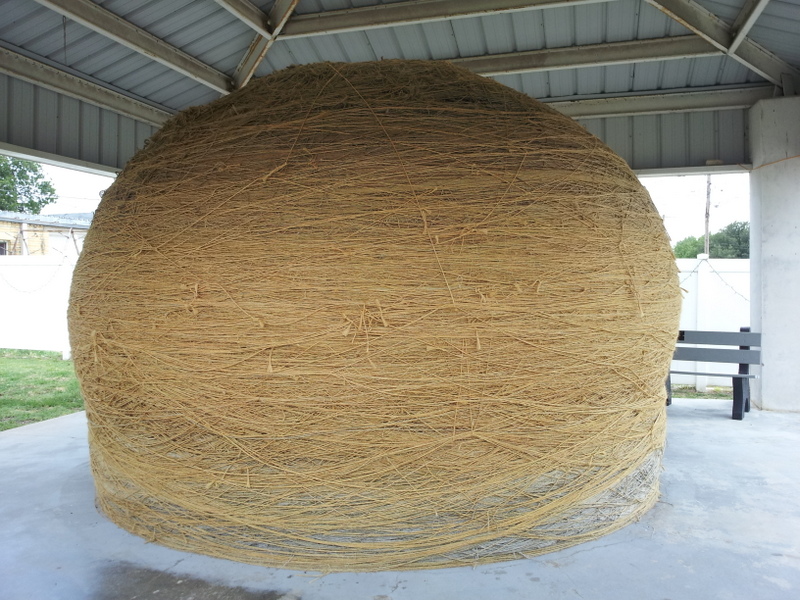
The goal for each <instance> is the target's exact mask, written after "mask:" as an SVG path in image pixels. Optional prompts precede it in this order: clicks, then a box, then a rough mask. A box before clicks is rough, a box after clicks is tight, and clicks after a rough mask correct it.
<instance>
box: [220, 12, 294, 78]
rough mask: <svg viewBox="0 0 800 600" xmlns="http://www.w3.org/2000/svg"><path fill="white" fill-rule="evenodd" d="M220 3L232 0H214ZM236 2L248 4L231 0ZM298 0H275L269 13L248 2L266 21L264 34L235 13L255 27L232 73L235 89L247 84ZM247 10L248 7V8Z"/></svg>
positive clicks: (261, 18)
mask: <svg viewBox="0 0 800 600" xmlns="http://www.w3.org/2000/svg"><path fill="white" fill-rule="evenodd" d="M216 1H217V2H218V3H220V4H223V5H225V4H227V3H228V2H231V1H232V0H216ZM233 1H235V2H236V3H237V4H242V5H243V4H250V3H249V2H247V0H233ZM299 1H300V0H277V1H276V2H275V4H273V5H272V9H271V10H270V11H269V14H266V13H263V12H261V10H260V9H259V8H257V7H256V6H254V5H252V4H250V7H252V8H253V9H255V10H257V11H258V12H259V13H260V17H259V19H260V20H262V21H263V22H265V23H266V35H264V33H263V32H262V31H261V30H259V29H256V28H255V27H253V24H252V23H251V22H250V21H248V20H246V19H243V18H242V17H239V15H238V14H237V13H234V14H236V16H237V17H239V18H240V19H242V21H244V22H245V23H247V24H248V25H250V27H251V28H253V29H255V31H256V32H257V35H256V37H255V38H254V39H253V41H252V42H251V43H250V47H249V48H248V49H247V52H246V53H245V55H244V56H243V57H242V60H241V61H240V62H239V66H237V67H236V72H235V73H234V75H233V81H234V86H235V87H236V89H239V88H242V87H244V86H245V85H247V82H248V81H250V79H252V77H253V75H254V74H255V72H256V69H257V68H258V65H260V64H261V61H263V60H264V57H265V56H266V55H267V52H269V49H270V48H271V47H272V44H274V43H275V40H276V38H277V36H278V34H280V33H281V31H282V30H283V28H284V26H285V25H286V22H287V21H288V20H289V17H291V16H292V13H293V12H294V8H295V6H297V3H298V2H299ZM248 10H249V9H248Z"/></svg>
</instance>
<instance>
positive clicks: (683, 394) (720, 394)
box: [672, 385, 733, 400]
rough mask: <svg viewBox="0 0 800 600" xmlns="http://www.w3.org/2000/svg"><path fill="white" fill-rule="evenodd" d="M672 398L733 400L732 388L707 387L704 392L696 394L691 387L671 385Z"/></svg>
mask: <svg viewBox="0 0 800 600" xmlns="http://www.w3.org/2000/svg"><path fill="white" fill-rule="evenodd" d="M672 397H673V398H712V399H724V400H733V388H731V387H711V386H708V387H707V388H706V391H705V392H698V391H697V390H696V389H694V387H693V386H691V385H673V386H672Z"/></svg>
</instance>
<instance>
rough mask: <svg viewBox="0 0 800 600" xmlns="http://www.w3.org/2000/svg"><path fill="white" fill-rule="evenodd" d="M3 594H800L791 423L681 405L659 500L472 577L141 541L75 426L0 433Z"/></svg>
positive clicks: (394, 599)
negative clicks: (565, 543) (258, 562)
mask: <svg viewBox="0 0 800 600" xmlns="http://www.w3.org/2000/svg"><path fill="white" fill-rule="evenodd" d="M0 482H2V483H0V486H2V487H0V600H44V599H47V600H58V599H63V600H75V599H79V600H84V599H86V600H112V599H113V600H132V599H134V598H139V599H142V598H149V599H152V598H161V599H169V600H212V599H213V600H257V599H259V600H298V599H302V600H333V599H337V600H361V599H363V600H426V599H429V598H430V599H436V600H449V599H453V600H477V599H481V600H517V599H520V600H521V599H526V600H528V599H534V598H536V599H538V598H542V599H558V598H577V599H582V600H591V599H596V600H628V599H631V600H633V599H635V600H650V599H652V600H670V599H671V600H693V599H697V600H700V599H702V600H711V599H724V600H734V599H738V598H741V599H747V600H773V599H774V600H779V599H784V598H785V599H787V600H788V599H791V600H797V599H798V598H800V414H779V413H770V412H759V411H755V410H754V411H753V412H752V413H750V414H749V415H748V416H747V417H746V419H745V420H744V421H732V420H731V419H730V402H729V401H719V400H681V399H677V400H675V403H674V404H673V406H671V407H670V408H669V441H668V448H667V453H666V457H665V462H664V472H663V474H662V498H661V501H660V502H659V504H658V505H657V506H656V507H655V508H654V509H653V510H651V511H650V512H649V513H648V514H647V515H645V517H644V518H643V519H642V520H641V521H639V522H638V523H635V524H633V525H630V526H628V527H626V528H624V529H622V530H621V531H618V532H616V533H613V534H611V535H608V536H606V537H604V538H601V539H600V540H597V541H595V542H592V543H588V544H583V545H580V546H575V547H573V548H570V549H567V550H564V551H561V552H556V553H553V554H547V555H544V556H541V557H539V558H535V559H528V560H518V561H513V562H505V563H498V564H494V565H488V566H481V567H476V568H474V569H471V568H456V569H441V570H434V571H408V572H386V573H343V574H332V575H325V576H320V575H318V574H314V573H305V572H299V571H288V570H281V569H270V568H264V567H256V566H252V565H244V564H238V563H233V562H229V561H225V560H219V559H213V558H208V557H205V556H199V555H195V554H188V553H184V552H178V551H175V550H170V549H168V548H162V547H160V546H157V545H154V544H148V543H145V542H144V541H143V540H141V539H139V538H137V537H134V536H132V535H130V534H128V533H127V532H125V531H123V530H122V529H119V528H118V527H116V526H115V525H113V524H111V523H110V522H109V521H107V520H106V519H105V518H103V517H101V516H100V515H99V514H98V513H97V512H96V510H95V508H94V504H93V495H94V490H93V485H92V480H91V476H90V474H89V467H88V450H87V444H86V431H85V417H84V415H83V413H78V414H75V415H69V416H66V417H61V418H58V419H53V420H51V421H46V422H44V423H37V424H34V425H28V426H26V427H21V428H19V429H14V430H10V431H6V432H3V433H1V434H0Z"/></svg>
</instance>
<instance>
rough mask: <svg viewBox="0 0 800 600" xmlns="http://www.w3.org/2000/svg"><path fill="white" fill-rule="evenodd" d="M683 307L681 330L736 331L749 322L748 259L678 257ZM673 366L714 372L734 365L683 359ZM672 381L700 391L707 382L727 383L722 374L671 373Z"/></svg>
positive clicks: (731, 370)
mask: <svg viewBox="0 0 800 600" xmlns="http://www.w3.org/2000/svg"><path fill="white" fill-rule="evenodd" d="M678 269H679V270H680V282H681V288H683V290H684V292H683V306H682V308H681V325H680V328H681V329H698V330H701V331H739V328H740V327H748V326H749V325H750V261H749V260H748V259H729V258H724V259H723V258H711V259H709V258H706V257H705V255H702V254H701V255H700V257H698V258H696V259H695V258H679V259H678ZM672 365H673V368H674V369H679V370H683V371H695V370H698V371H704V370H707V369H711V370H712V371H713V372H715V373H736V371H737V368H738V366H737V365H720V364H717V363H713V364H704V363H699V364H698V363H692V362H684V361H680V362H679V361H675V362H673V363H672ZM672 382H673V383H675V384H679V385H694V386H696V387H697V388H698V389H699V390H704V389H705V387H706V386H707V385H725V386H730V385H731V380H730V379H728V378H724V377H703V376H694V375H673V376H672Z"/></svg>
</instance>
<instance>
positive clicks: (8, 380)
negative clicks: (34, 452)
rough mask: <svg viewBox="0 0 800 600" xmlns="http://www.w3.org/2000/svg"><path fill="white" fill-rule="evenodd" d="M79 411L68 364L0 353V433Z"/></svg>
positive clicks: (26, 353)
mask: <svg viewBox="0 0 800 600" xmlns="http://www.w3.org/2000/svg"><path fill="white" fill-rule="evenodd" d="M78 410H83V398H81V393H80V390H79V388H78V380H77V379H76V377H75V372H74V370H73V368H72V361H71V360H61V354H60V353H58V352H40V351H35V350H3V349H0V431H2V430H4V429H11V428H13V427H19V426H20V425H27V424H28V423H35V422H37V421H44V420H45V419H52V418H53V417H59V416H61V415H66V414H68V413H73V412H75V411H78Z"/></svg>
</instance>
